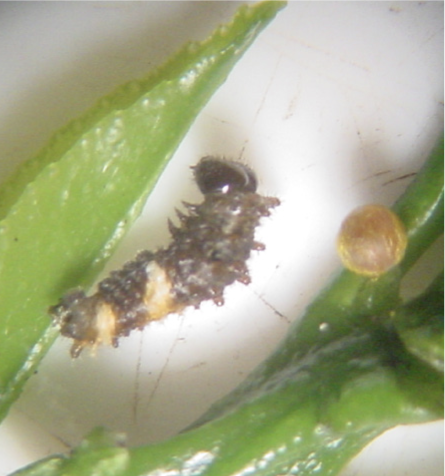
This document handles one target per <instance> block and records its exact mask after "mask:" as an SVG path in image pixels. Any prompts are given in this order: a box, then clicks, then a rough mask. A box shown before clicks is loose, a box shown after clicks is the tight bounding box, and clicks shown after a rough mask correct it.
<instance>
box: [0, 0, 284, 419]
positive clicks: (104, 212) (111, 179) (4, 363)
mask: <svg viewBox="0 0 445 476" xmlns="http://www.w3.org/2000/svg"><path fill="white" fill-rule="evenodd" d="M283 5H284V4H283V3H282V2H264V3H259V4H256V5H252V6H243V7H241V8H240V9H239V11H238V13H237V15H236V16H235V17H234V19H233V21H232V22H231V23H230V24H228V25H225V26H223V27H220V28H219V29H217V30H216V31H215V33H214V34H213V35H212V36H211V37H210V38H209V39H207V40H206V41H204V42H202V43H191V44H189V45H186V46H185V48H183V49H182V50H181V51H180V52H179V53H178V54H177V55H175V56H174V57H173V58H171V59H170V60H169V61H167V63H166V64H165V65H164V66H161V67H160V68H159V69H158V70H157V71H155V72H154V73H152V74H150V76H149V77H147V78H145V79H142V80H140V81H133V82H131V83H129V84H127V85H124V86H123V87H121V88H119V89H118V90H117V91H115V92H114V93H113V94H111V95H110V96H108V97H106V98H104V99H102V100H101V101H99V103H98V104H97V105H96V106H94V107H93V108H92V109H91V110H90V111H88V112H86V113H85V114H84V116H82V117H81V118H79V119H77V120H75V121H74V122H72V123H71V124H69V125H68V126H67V127H66V128H64V129H63V130H62V131H60V132H59V133H58V134H57V135H56V136H55V137H54V138H53V140H52V141H51V142H50V143H49V144H48V146H47V147H46V148H45V149H44V150H43V151H42V152H41V153H40V154H39V155H38V156H37V157H36V158H35V159H34V160H31V161H30V162H28V163H27V164H25V165H24V166H23V167H22V168H21V169H20V170H19V171H18V172H17V173H16V174H15V175H14V176H13V177H12V178H11V179H10V180H9V181H8V182H7V183H6V184H5V185H4V186H3V188H2V190H1V192H0V204H1V205H0V217H2V220H1V221H0V289H1V298H0V330H1V332H0V418H1V417H4V416H5V414H6V412H7V410H8V408H9V406H10V404H11V403H12V402H13V400H14V399H15V398H16V397H17V396H18V394H19V392H20V390H21V388H22V386H23V384H24V382H25V381H26V379H27V378H28V377H29V376H30V375H31V374H32V372H33V371H34V369H35V367H36V365H37V363H38V362H39V361H40V359H41V358H42V356H43V355H44V353H45V352H46V350H47V349H48V347H49V345H50V344H51V342H52V341H53V339H54V336H55V334H56V331H55V329H54V328H52V327H51V326H50V320H49V317H48V315H47V311H46V310H47V308H48V307H49V306H50V305H51V304H54V303H55V302H56V301H57V300H58V298H59V297H60V296H61V295H62V294H63V293H64V292H65V291H66V290H67V289H69V288H72V287H75V286H78V285H83V286H86V285H88V284H90V283H91V282H92V281H93V279H94V277H95V276H96V275H97V273H98V272H99V271H100V269H101V268H102V267H103V265H104V262H105V260H106V259H107V258H108V257H109V256H110V254H111V253H112V251H113V249H114V248H115V246H116V244H117V242H118V241H119V240H120V238H121V237H122V235H123V234H124V233H125V231H126V230H127V229H128V228H129V226H130V225H131V223H132V222H133V221H134V220H135V218H136V217H137V216H138V214H139V212H140V210H141V208H142V206H143V204H144V202H145V200H146V198H147V195H148V193H149V192H150V190H151V189H152V188H153V186H154V184H155V182H156V180H157V178H158V177H159V174H160V173H161V171H162V169H163V168H164V167H165V165H166V163H167V161H168V160H169V159H170V158H171V156H172V154H173V153H174V151H175V149H176V148H177V146H178V144H179V143H180V141H181V139H182V138H183V136H184V135H185V134H186V132H187V130H188V129H189V127H190V125H191V124H192V122H193V120H194V118H195V117H196V115H197V114H198V112H199V111H200V110H201V108H202V107H203V106H204V105H205V104H206V102H207V101H208V99H209V98H210V97H211V95H212V94H213V92H214V91H215V90H216V89H217V88H218V87H219V86H220V85H221V84H222V83H223V82H224V80H225V79H226V77H227V75H228V74H229V72H230V70H231V68H232V67H233V66H234V64H235V63H236V62H237V61H238V59H239V58H240V57H241V56H242V54H243V53H244V52H245V51H246V49H247V48H248V47H249V45H250V44H251V43H252V42H253V40H254V39H255V37H256V36H257V35H258V34H259V32H260V31H261V30H262V29H263V28H264V27H265V26H266V25H267V23H268V22H269V21H270V20H271V19H272V18H273V17H274V16H275V14H276V13H277V12H278V10H280V9H281V8H282V7H283Z"/></svg>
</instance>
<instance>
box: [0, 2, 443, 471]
mask: <svg viewBox="0 0 445 476" xmlns="http://www.w3.org/2000/svg"><path fill="white" fill-rule="evenodd" d="M236 7H237V4H236V3H234V2H212V3H205V2H197V3H194V2H174V3H170V2H141V3H135V2H128V3H119V2H118V3H108V2H102V3H96V2H94V3H82V2H77V3H76V2H68V3H64V2H61V3H57V2H56V3H40V2H36V3H15V2H12V3H6V2H4V3H0V64H1V65H2V66H1V72H0V174H1V177H4V176H6V175H7V174H8V173H10V172H11V171H12V170H13V169H14V167H15V166H16V164H17V163H19V162H21V161H23V160H25V159H27V158H29V157H30V156H32V155H33V154H34V153H35V152H37V150H38V149H39V148H40V147H41V146H42V145H43V144H44V143H45V142H46V140H47V139H48V138H49V137H50V135H51V134H52V132H54V131H55V130H56V129H57V128H59V127H60V126H62V125H63V124H65V123H66V122H67V121H68V120H69V119H71V118H73V117H76V116H77V115H79V114H80V113H82V111H84V110H85V109H86V108H87V107H88V106H89V105H91V104H92V103H93V102H94V101H95V100H96V99H98V98H99V97H100V96H101V95H103V94H105V93H107V92H109V91H110V90H112V89H113V88H114V87H115V86H117V85H119V84H121V83H122V82H124V81H126V80H129V79H133V78H135V77H139V76H141V75H143V74H144V73H146V72H147V71H148V70H150V69H151V68H152V67H153V66H155V65H156V64H159V63H160V62H162V60H163V59H165V58H166V57H167V56H168V55H169V54H171V53H173V52H174V51H176V50H177V49H178V48H179V47H180V46H181V45H182V44H183V43H184V42H185V41H187V40H189V39H202V38H204V37H205V36H206V35H207V34H208V33H209V32H210V31H211V30H213V28H214V27H215V26H216V25H217V24H219V23H221V22H223V21H226V20H228V19H229V18H230V16H231V14H232V13H233V11H234V10H235V9H236ZM442 114H443V4H442V3H430V2H412V3H411V2H389V3H386V2H376V3H362V2H355V3H339V2H331V3H318V2H311V3H306V2H291V3H290V4H289V5H288V7H287V9H286V10H284V11H283V12H281V13H279V15H278V17H277V18H276V20H275V21H274V22H273V23H272V24H271V25H270V26H269V27H268V28H267V30H266V31H265V32H263V33H262V34H261V36H260V37H259V39H257V41H256V42H255V44H254V45H253V47H252V48H251V49H250V50H249V51H248V53H247V54H246V55H245V56H244V58H243V59H242V60H241V61H240V63H239V64H238V65H237V66H236V68H235V70H234V71H233V73H232V74H231V76H230V77H229V80H228V81H227V82H226V84H225V85H223V87H221V89H220V90H219V91H218V92H217V93H216V94H215V96H214V97H213V98H212V100H211V101H210V103H209V104H208V106H207V107H206V108H205V110H204V111H203V112H202V114H201V115H200V117H199V118H198V120H197V121H196V123H195V125H194V126H193V128H192V129H191V130H190V133H189V134H188V136H187V138H186V139H185V140H184V142H183V144H182V145H181V147H180V149H179V150H178V152H177V154H176V155H175V157H174V159H173V161H172V162H171V164H170V165H169V167H168V169H167V170H166V173H165V174H164V176H163V177H162V179H161V181H160V182H159V184H158V187H157V189H156V191H155V193H154V194H153V195H152V197H151V198H150V200H149V202H148V203H147V207H146V210H145V212H144V215H143V216H142V217H141V219H140V220H139V221H138V222H137V223H136V224H135V226H134V227H133V228H132V230H131V231H130V233H129V234H128V236H127V237H126V238H125V240H124V242H123V243H122V246H121V247H120V248H119V250H118V251H117V253H116V255H115V256H114V257H113V258H112V260H111V261H110V263H109V266H108V270H110V269H113V268H115V267H117V266H121V264H122V263H123V262H125V261H126V260H127V259H130V258H132V257H133V256H134V254H135V252H136V251H137V250H139V249H142V248H154V247H157V246H164V245H166V244H167V242H168V239H169V238H168V233H167V227H166V220H167V217H172V216H173V215H174V207H175V206H177V205H178V204H179V203H180V201H181V200H189V201H198V200H200V197H199V194H198V192H197V191H196V187H195V186H194V184H193V182H192V181H191V179H190V172H189V166H190V165H193V164H194V163H196V162H197V160H198V159H199V158H200V157H201V156H203V155H206V154H217V155H225V156H228V157H233V158H241V159H242V160H244V161H246V162H247V163H249V164H251V165H252V167H253V168H254V169H255V170H256V171H257V174H258V176H259V179H260V192H261V193H263V194H269V195H275V196H278V197H279V198H280V199H281V200H282V206H281V207H280V208H279V209H278V210H277V212H276V213H274V215H273V217H271V218H270V219H267V220H264V225H263V226H262V227H261V228H260V229H259V233H258V238H259V240H260V241H263V242H264V243H265V244H266V246H267V249H266V251H264V252H261V253H254V255H253V257H252V259H251V261H250V263H249V267H250V269H251V275H252V284H251V285H250V286H248V287H245V286H243V285H241V284H235V285H233V286H232V287H230V288H229V289H228V290H227V292H226V305H225V306H224V307H223V308H220V309H216V308H215V306H214V305H213V304H210V303H206V304H204V305H203V306H202V308H201V309H200V310H199V311H194V310H190V311H187V312H185V313H184V314H183V315H181V316H171V317H169V318H168V319H166V320H164V321H163V322H160V323H156V324H152V325H151V326H149V327H148V328H147V329H146V330H145V331H144V332H143V333H140V332H135V333H133V334H132V335H131V336H130V337H129V338H127V339H123V340H122V341H121V345H120V347H119V349H118V350H114V349H101V350H100V352H99V353H98V355H97V356H96V357H94V358H93V357H91V356H90V355H88V353H87V352H85V353H84V354H83V355H82V356H81V358H79V359H78V360H76V361H72V360H71V359H70V358H69V355H68V349H69V345H70V343H69V342H68V341H66V340H62V339H61V340H60V341H58V342H57V343H56V344H55V345H54V347H53V349H52V350H51V352H50V353H49V354H48V356H47V358H46V359H45V361H44V362H43V364H42V366H41V368H40V369H39V373H38V374H37V375H36V376H35V377H34V378H32V379H31V380H30V382H29V384H28V385H27V387H26V389H25V392H24V394H23V396H22V397H21V399H20V400H19V402H17V404H16V405H15V406H14V408H13V410H12V411H11V413H10V415H9V417H8V418H7V419H6V420H5V421H4V422H3V424H2V426H1V427H0V474H7V473H8V472H10V471H12V470H14V469H17V468H18V467H21V466H22V465H24V464H27V463H30V462H32V461H33V460H35V459H36V458H41V457H43V456H46V455H47V454H51V453H53V452H55V451H66V450H67V448H69V446H70V445H76V444H77V443H78V442H79V439H80V438H81V437H82V436H83V435H85V433H87V432H88V431H89V430H90V429H91V428H93V427H94V426H96V425H105V426H107V427H109V428H112V429H116V430H120V431H126V432H127V433H128V436H129V442H130V444H132V445H134V444H138V445H139V444H143V443H147V442H150V441H156V440H159V439H163V438H167V437H168V436H170V435H172V434H175V433H176V432H177V431H179V430H180V429H181V428H183V427H184V426H185V425H187V424H188V423H190V422H192V421H193V420H194V419H195V418H196V417H198V416H199V415H200V414H201V413H202V412H203V411H204V410H205V409H206V408H207V407H208V406H209V405H210V404H211V403H212V402H213V401H215V400H216V399H217V398H219V397H221V396H223V395H224V394H226V393H227V392H228V391H229V390H230V389H232V388H233V387H234V386H235V385H236V384H238V383H239V382H241V381H242V380H243V378H244V377H245V376H246V375H247V374H248V373H249V371H250V370H252V369H253V368H254V367H255V366H256V365H257V364H258V363H259V362H261V360H263V359H264V358H265V357H266V356H267V355H268V354H269V353H270V352H271V351H272V350H273V349H274V348H275V347H276V345H277V344H278V343H279V341H280V340H281V338H282V337H283V336H284V335H285V333H286V330H287V328H288V326H289V322H290V321H292V320H294V319H296V318H297V317H298V316H299V315H301V312H302V311H303V310H304V308H305V306H306V305H307V304H308V303H309V302H310V301H311V299H312V298H313V296H314V295H315V294H316V292H317V291H318V290H319V289H320V288H321V287H322V286H323V285H325V284H326V283H327V282H328V280H329V277H330V276H331V275H332V273H333V272H334V271H335V270H336V269H337V268H338V266H339V263H338V259H337V257H336V255H335V247H334V243H335V236H336V233H337V230H338V227H339V223H340V222H341V220H342V219H343V217H344V216H345V214H346V213H347V212H348V211H350V210H351V209H352V208H354V207H355V206H357V205H360V204H363V203H366V202H378V203H383V204H391V203H392V202H393V201H394V200H395V199H396V198H397V197H398V196H399V195H400V193H401V192H402V191H403V190H404V189H405V187H406V185H407V184H408V183H409V180H410V179H398V178H400V177H403V176H405V175H407V174H411V173H413V172H415V171H416V170H417V169H418V168H419V166H420V164H421V163H422V162H423V160H424V158H425V155H426V153H427V152H429V150H430V147H431V144H432V143H433V142H434V140H435V138H436V137H437V136H438V133H439V131H440V129H441V128H442ZM437 249H438V252H439V251H440V249H441V245H440V244H439V245H438V247H437ZM435 260H436V261H437V258H435ZM424 269H426V274H431V273H432V271H431V265H427V266H426V268H425V267H424ZM419 280H420V279H419V278H418V277H416V276H415V277H414V278H413V282H416V281H419ZM422 281H423V278H422ZM273 308H275V309H276V310H277V311H279V313H281V314H283V315H284V316H286V317H285V318H282V317H280V316H279V315H278V314H277V313H275V312H274V311H273ZM375 474H379V475H381V476H385V475H388V476H389V475H391V476H397V475H402V474H403V475H408V476H410V475H413V476H414V475H416V476H419V475H428V476H436V475H437V476H438V475H441V474H443V426H442V423H434V424H430V425H425V426H422V427H415V428H410V429H406V428H400V429H396V430H395V431H393V432H390V433H389V434H386V435H384V436H383V438H380V440H378V441H377V442H376V443H375V444H374V445H373V446H371V447H370V448H367V449H366V450H365V451H364V453H363V455H362V456H361V457H360V458H358V459H356V461H355V462H353V463H352V465H351V466H350V467H349V468H348V469H347V470H346V471H345V473H344V475H345V476H346V475H348V476H353V475H360V476H368V475H375Z"/></svg>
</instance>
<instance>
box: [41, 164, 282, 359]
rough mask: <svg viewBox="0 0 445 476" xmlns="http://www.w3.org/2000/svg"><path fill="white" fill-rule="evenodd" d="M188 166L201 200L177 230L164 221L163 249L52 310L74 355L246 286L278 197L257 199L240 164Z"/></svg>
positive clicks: (249, 176)
mask: <svg viewBox="0 0 445 476" xmlns="http://www.w3.org/2000/svg"><path fill="white" fill-rule="evenodd" d="M193 169H194V176H195V180H196V182H197V184H198V186H199V188H200V190H201V192H202V193H203V194H204V201H203V202H202V203H201V204H198V205H194V204H192V205H191V204H184V206H185V208H186V210H187V212H188V213H187V214H184V213H181V212H178V217H179V226H177V227H176V226H174V225H173V224H172V223H171V222H169V228H170V232H171V235H172V238H173V239H172V242H171V243H170V245H169V246H168V247H167V248H164V249H160V250H158V251H156V252H154V253H152V252H150V251H142V252H140V253H139V254H138V255H137V256H136V258H135V259H134V260H132V261H130V262H128V263H126V264H125V265H124V266H123V268H122V269H120V270H118V271H114V272H112V273H111V274H110V276H109V277H107V278H106V279H104V280H103V281H101V282H100V283H99V284H98V286H97V291H96V293H95V294H93V295H92V296H89V297H88V296H86V295H85V293H84V292H83V291H80V290H75V291H71V292H70V293H68V294H67V295H65V296H64V297H62V299H61V300H60V301H59V303H58V304H57V305H55V306H53V307H51V308H50V310H49V312H50V314H51V316H52V318H53V321H54V322H55V323H56V324H57V325H58V326H59V328H60V333H61V334H62V335H63V336H66V337H69V338H72V339H73V340H74V342H73V345H72V348H71V355H72V356H73V357H77V356H78V355H79V354H80V352H81V351H82V349H83V348H84V347H86V346H92V347H96V346H97V345H99V344H111V345H114V346H117V344H118V339H119V337H122V336H126V335H128V334H129V333H130V332H131V331H132V330H133V329H142V328H143V327H144V326H145V325H147V324H148V323H149V322H151V321H154V320H158V319H161V318H163V317H165V316H166V315H168V314H171V313H177V312H180V311H182V310H183V309H184V308H185V307H188V306H194V307H199V305H200V304H201V302H203V301H206V300H209V299H212V300H213V301H214V302H215V303H216V304H218V305H222V304H223V303H224V298H223V294H224V289H225V288H226V286H228V285H230V284H232V283H233V282H235V281H240V282H242V283H244V284H248V283H249V282H250V277H249V272H248V269H247V265H246V261H247V259H248V258H249V256H250V252H251V250H253V249H255V250H259V249H263V248H264V246H263V245H261V244H260V243H257V242H255V240H254V235H255V229H256V227H257V226H258V224H259V222H260V220H261V218H262V217H264V216H268V215H269V214H270V209H272V208H274V207H276V206H277V205H279V203H280V202H279V200H278V199H277V198H273V197H263V196H261V195H259V194H257V193H256V185H257V181H256V177H255V174H254V173H253V171H252V170H251V169H249V168H248V167H246V166H245V165H243V164H239V163H236V162H231V161H228V160H224V159H216V158H212V157H205V158H203V159H201V161H200V162H199V163H198V165H197V166H196V167H194V168H193Z"/></svg>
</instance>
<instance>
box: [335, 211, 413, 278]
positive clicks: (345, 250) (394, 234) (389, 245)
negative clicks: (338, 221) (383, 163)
mask: <svg viewBox="0 0 445 476" xmlns="http://www.w3.org/2000/svg"><path fill="white" fill-rule="evenodd" d="M407 243H408V239H407V235H406V231H405V227H404V226H403V223H402V222H401V221H400V219H399V217H398V216H397V215H396V214H395V213H394V212H392V211H391V210H390V209H389V208H386V207H384V206H382V205H365V206H363V207H360V208H358V209H356V210H354V211H353V212H352V213H350V214H349V215H348V216H347V218H346V219H345V220H344V222H343V223H342V226H341V229H340V233H339V235H338V240H337V250H338V254H339V255H340V258H341V260H342V262H343V264H344V266H345V267H346V268H348V269H349V270H351V271H353V272H354V273H356V274H361V275H363V276H369V277H371V278H377V277H378V276H380V275H382V274H384V273H386V272H387V271H388V270H390V269H391V268H392V267H394V266H396V265H397V264H398V263H400V261H401V260H402V258H403V256H404V254H405V250H406V246H407Z"/></svg>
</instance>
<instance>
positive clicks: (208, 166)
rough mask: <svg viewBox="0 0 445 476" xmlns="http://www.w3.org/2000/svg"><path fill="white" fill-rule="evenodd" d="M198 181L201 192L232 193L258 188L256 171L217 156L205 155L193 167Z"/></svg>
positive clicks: (253, 190)
mask: <svg viewBox="0 0 445 476" xmlns="http://www.w3.org/2000/svg"><path fill="white" fill-rule="evenodd" d="M193 172H194V176H195V180H196V183H197V184H198V187H199V189H200V190H201V192H202V193H203V194H204V195H206V194H208V193H223V194H227V193H231V192H252V193H254V192H255V191H256V188H257V179H256V176H255V174H254V172H253V171H252V170H251V169H249V167H247V166H246V165H244V164H240V163H238V162H232V161H230V160H225V159H217V158H215V157H210V156H208V157H204V158H202V159H201V160H200V161H199V163H198V165H196V166H195V167H193Z"/></svg>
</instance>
